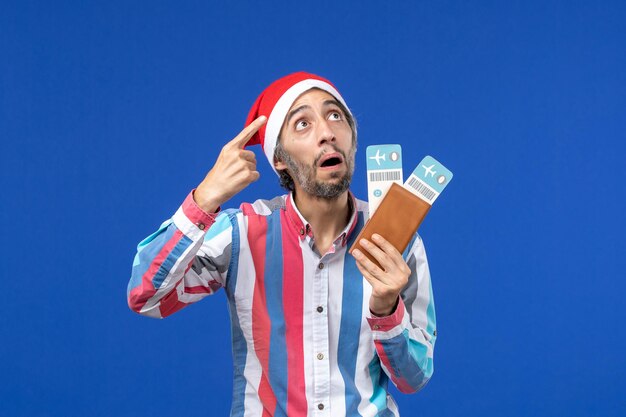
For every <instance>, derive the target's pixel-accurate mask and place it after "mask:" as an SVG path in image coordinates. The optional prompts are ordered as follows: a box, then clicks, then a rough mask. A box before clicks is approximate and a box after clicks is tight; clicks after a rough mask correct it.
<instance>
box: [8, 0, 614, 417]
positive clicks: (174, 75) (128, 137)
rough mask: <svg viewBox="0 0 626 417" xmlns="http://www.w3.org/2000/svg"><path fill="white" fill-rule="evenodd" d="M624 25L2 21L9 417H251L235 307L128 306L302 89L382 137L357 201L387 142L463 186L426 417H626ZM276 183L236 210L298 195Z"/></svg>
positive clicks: (470, 17)
mask: <svg viewBox="0 0 626 417" xmlns="http://www.w3.org/2000/svg"><path fill="white" fill-rule="evenodd" d="M625 5H626V3H624V2H619V1H615V2H611V1H605V2H593V1H509V2H500V1H492V2H488V1H484V2H462V1H457V2H454V1H439V2H425V1H414V2H408V1H388V2H376V3H374V2H328V1H317V2H313V3H293V2H243V1H231V2H213V3H211V2H131V1H108V2H92V3H91V4H87V2H78V1H75V2H68V1H58V2H32V1H19V2H7V1H3V2H2V7H1V9H2V10H1V12H0V155H1V158H2V160H1V164H0V169H1V174H2V175H1V177H0V186H1V190H2V193H1V199H2V200H1V205H0V221H1V236H2V237H1V245H2V247H1V249H2V261H3V262H2V264H3V267H2V268H1V269H0V271H1V272H0V273H1V274H2V275H1V281H0V285H1V289H2V301H1V302H0V329H1V330H2V331H1V334H2V335H1V336H0V338H1V339H0V340H1V342H0V416H111V415H115V416H174V415H176V416H183V415H184V416H208V415H227V414H228V410H229V408H230V396H231V376H232V370H231V363H232V362H231V358H230V331H229V324H228V315H227V308H226V302H225V297H224V294H223V293H220V294H218V295H216V296H214V297H212V298H210V299H208V300H204V301H203V302H202V303H199V304H197V305H194V306H191V307H189V308H187V309H185V310H183V311H181V312H179V313H178V314H176V315H174V316H172V317H171V318H168V319H166V320H162V321H159V320H151V319H147V318H144V317H140V316H138V315H135V314H134V313H132V312H131V311H130V310H129V309H128V307H127V305H126V298H125V297H126V285H127V282H128V278H129V276H130V269H131V264H132V259H133V256H134V253H135V248H136V245H137V243H138V242H139V241H140V240H141V239H143V238H144V237H145V236H147V235H148V234H150V233H152V232H153V231H154V230H156V229H157V227H158V226H159V224H160V223H161V222H162V221H163V220H165V219H166V218H168V217H170V216H171V215H172V214H173V213H174V211H175V210H176V209H177V207H178V206H179V204H180V203H181V202H182V201H183V199H184V197H185V196H186V194H187V193H188V192H189V190H190V189H191V188H193V187H195V186H196V185H197V184H198V183H199V182H200V181H201V180H202V178H203V177H204V175H205V174H206V172H207V171H208V170H209V168H210V167H211V166H212V164H213V162H214V161H215V158H216V156H217V154H218V152H219V150H220V148H221V146H222V145H223V144H225V143H226V142H227V141H228V140H230V139H231V138H232V137H234V136H235V135H236V134H237V133H238V132H239V131H240V130H241V128H242V125H243V122H244V120H245V116H246V114H247V112H248V109H249V106H250V105H251V104H252V102H253V101H254V99H255V98H256V96H257V94H258V93H259V92H260V91H261V90H262V89H263V88H264V87H265V86H266V85H267V84H269V83H270V82H271V81H273V80H274V79H276V78H278V77H280V76H282V75H285V74H287V73H290V72H293V71H296V70H307V71H310V72H314V73H318V74H320V75H323V76H326V77H328V78H329V79H331V80H332V81H333V82H334V83H335V84H336V85H337V86H338V88H339V90H340V91H341V92H342V94H343V96H344V97H345V99H346V100H347V102H348V104H349V105H350V107H351V108H352V110H353V112H354V114H355V115H356V117H357V118H358V121H359V126H360V130H359V132H360V135H359V146H360V150H359V152H358V153H357V169H356V173H355V180H354V183H353V190H354V192H355V193H356V195H357V196H359V197H361V198H366V196H367V192H366V177H365V147H366V146H367V145H371V144H381V143H401V144H402V147H403V159H404V170H405V172H406V173H409V172H411V170H412V169H413V168H414V165H415V164H417V162H418V161H419V160H420V159H421V158H422V157H423V156H424V155H426V154H430V155H433V156H434V157H435V158H437V159H439V160H440V161H441V162H442V163H444V164H445V165H446V166H447V167H449V168H450V170H451V171H452V172H453V173H454V174H455V177H454V180H453V181H452V182H451V183H450V185H449V186H448V188H447V189H446V191H445V192H444V193H443V194H442V196H441V197H440V198H439V199H438V200H437V202H436V204H435V207H434V208H433V210H432V211H431V213H430V214H429V216H428V218H427V219H426V221H425V223H424V225H423V226H422V228H421V235H422V236H423V238H424V240H425V242H426V248H427V252H428V255H429V261H430V267H431V272H432V277H433V286H434V293H435V300H436V305H437V321H438V326H437V327H438V332H439V333H438V334H439V338H438V342H437V348H436V351H435V374H434V376H433V379H432V381H431V382H430V383H429V385H428V386H427V387H426V388H425V389H424V390H423V391H421V392H420V393H418V394H415V395H409V396H407V395H401V394H398V395H396V398H397V400H398V402H399V404H400V409H401V412H402V415H403V416H460V415H463V416H479V415H480V416H528V415H534V416H557V415H567V416H618V415H623V413H624V410H626V399H625V397H626V396H625V395H624V392H625V388H626V382H625V380H626V360H625V359H624V352H625V350H626V334H625V333H626V332H625V330H624V321H625V319H626V314H625V313H626V308H625V307H624V304H625V303H624V300H623V298H624V295H623V294H624V292H625V290H626V286H625V284H624V278H625V273H624V270H625V269H626V261H625V259H626V257H625V256H624V255H625V250H624V249H625V248H624V244H623V241H624V240H623V234H624V231H625V230H626V228H625V222H624V215H623V214H624V213H623V212H624V181H625V179H626V178H625V171H626V170H625V169H624V163H623V159H624V155H625V152H624V151H625V146H624V139H625V134H624V132H626V117H625V116H626V75H625V74H626V71H625V67H626V54H625V49H626V28H625V23H624V22H626V6H625ZM257 151H259V150H258V149H257ZM259 166H260V170H261V173H262V177H261V180H260V181H259V182H257V183H255V184H253V185H251V186H250V187H249V188H247V189H246V190H244V191H243V192H242V193H241V194H240V195H238V196H237V197H236V198H234V199H233V200H232V201H231V203H230V204H229V206H237V205H238V204H239V203H240V202H241V201H250V200H254V199H257V198H260V197H271V196H273V195H275V194H278V193H281V192H282V191H281V189H280V188H279V186H278V181H277V179H276V177H275V176H274V174H273V173H272V171H271V170H270V168H269V165H268V164H267V162H266V161H265V160H264V159H263V157H262V155H260V154H259Z"/></svg>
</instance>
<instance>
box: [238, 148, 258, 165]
mask: <svg viewBox="0 0 626 417" xmlns="http://www.w3.org/2000/svg"><path fill="white" fill-rule="evenodd" d="M239 156H240V157H241V158H243V159H244V160H246V161H248V162H254V163H256V155H255V154H254V152H252V151H247V150H242V151H241V152H240V153H239Z"/></svg>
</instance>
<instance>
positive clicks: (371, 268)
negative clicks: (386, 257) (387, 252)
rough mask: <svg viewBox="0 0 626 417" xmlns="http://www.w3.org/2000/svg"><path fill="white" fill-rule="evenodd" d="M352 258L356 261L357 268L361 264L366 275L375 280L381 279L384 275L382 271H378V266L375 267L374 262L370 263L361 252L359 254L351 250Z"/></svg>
mask: <svg viewBox="0 0 626 417" xmlns="http://www.w3.org/2000/svg"><path fill="white" fill-rule="evenodd" d="M352 256H354V258H355V259H356V261H357V266H358V264H361V266H362V267H363V268H364V270H365V271H367V273H368V274H369V275H371V276H372V277H373V278H375V279H376V280H380V278H382V276H383V275H384V271H383V270H382V269H380V268H379V267H378V265H376V264H375V263H374V262H372V261H370V260H369V258H368V257H367V256H365V254H363V252H361V251H360V250H358V249H355V250H353V251H352Z"/></svg>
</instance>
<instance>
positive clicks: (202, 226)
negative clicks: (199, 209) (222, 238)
mask: <svg viewBox="0 0 626 417" xmlns="http://www.w3.org/2000/svg"><path fill="white" fill-rule="evenodd" d="M205 227H206V226H205V225H204V223H198V229H200V230H204V228H205Z"/></svg>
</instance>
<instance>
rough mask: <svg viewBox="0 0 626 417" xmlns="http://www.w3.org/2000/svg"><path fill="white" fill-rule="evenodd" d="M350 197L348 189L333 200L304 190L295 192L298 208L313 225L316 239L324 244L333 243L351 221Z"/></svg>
mask: <svg viewBox="0 0 626 417" xmlns="http://www.w3.org/2000/svg"><path fill="white" fill-rule="evenodd" d="M349 198H350V196H349V194H348V191H344V192H343V193H341V194H340V195H339V196H338V197H337V198H334V199H332V200H328V199H325V198H319V197H315V196H311V195H309V194H307V193H305V192H303V191H302V190H297V192H295V193H294V202H295V203H296V206H297V207H298V210H299V211H300V213H301V214H302V216H303V217H304V218H305V219H306V221H307V222H309V224H310V225H311V228H312V229H313V233H314V234H315V241H316V242H320V243H322V242H324V244H322V246H326V244H328V242H330V243H332V242H333V241H334V240H335V239H336V238H337V236H339V233H340V232H341V231H342V230H343V229H344V228H345V227H346V225H347V224H348V221H350V214H351V213H350V205H349V203H348V199H349ZM316 246H317V243H316ZM322 253H323V252H322Z"/></svg>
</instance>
